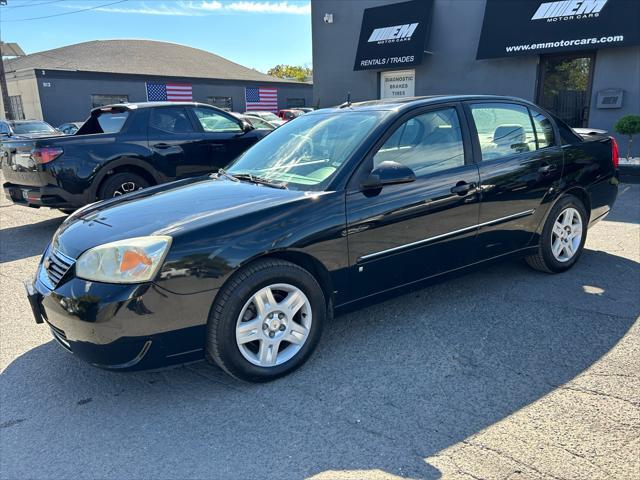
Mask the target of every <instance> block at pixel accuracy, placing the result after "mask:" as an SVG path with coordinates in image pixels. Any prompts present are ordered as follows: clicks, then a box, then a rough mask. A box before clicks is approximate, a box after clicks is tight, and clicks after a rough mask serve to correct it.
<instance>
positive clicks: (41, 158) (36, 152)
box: [31, 147, 64, 164]
mask: <svg viewBox="0 0 640 480" xmlns="http://www.w3.org/2000/svg"><path fill="white" fill-rule="evenodd" d="M63 152H64V150H62V148H60V147H42V148H34V149H33V150H31V158H33V160H34V161H35V162H36V163H40V164H43V163H49V162H51V161H52V160H55V159H56V158H58V157H59V156H60V155H62V153H63Z"/></svg>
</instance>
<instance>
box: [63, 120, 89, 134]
mask: <svg viewBox="0 0 640 480" xmlns="http://www.w3.org/2000/svg"><path fill="white" fill-rule="evenodd" d="M83 123H84V122H69V123H63V124H62V125H60V126H59V127H58V130H59V131H61V132H62V133H64V134H65V135H74V134H75V133H76V132H77V131H78V130H80V127H82V124H83Z"/></svg>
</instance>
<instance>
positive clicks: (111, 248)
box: [76, 235, 171, 283]
mask: <svg viewBox="0 0 640 480" xmlns="http://www.w3.org/2000/svg"><path fill="white" fill-rule="evenodd" d="M170 246H171V237H168V236H165V235H158V236H151V237H138V238H129V239H127V240H119V241H117V242H111V243H105V244H104V245H99V246H97V247H94V248H91V249H89V250H87V251H86V252H84V253H83V254H82V255H80V257H79V258H78V260H77V261H76V276H77V277H79V278H83V279H85V280H93V281H96V282H106V283H141V282H148V281H149V280H151V279H153V277H154V276H155V275H156V273H157V271H158V268H160V265H162V262H163V261H164V257H165V256H166V255H167V252H168V251H169V247H170Z"/></svg>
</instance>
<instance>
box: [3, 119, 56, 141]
mask: <svg viewBox="0 0 640 480" xmlns="http://www.w3.org/2000/svg"><path fill="white" fill-rule="evenodd" d="M57 135H62V133H61V132H59V131H58V130H56V129H55V128H53V127H52V126H51V125H49V124H48V123H47V122H43V121H42V120H0V141H2V142H3V143H4V142H6V141H8V140H24V139H29V138H42V137H55V136H57Z"/></svg>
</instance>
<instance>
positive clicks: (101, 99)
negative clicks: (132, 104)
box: [91, 93, 129, 108]
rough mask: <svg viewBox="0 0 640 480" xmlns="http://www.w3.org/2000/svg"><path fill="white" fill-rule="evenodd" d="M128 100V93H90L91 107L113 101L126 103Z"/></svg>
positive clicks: (112, 102) (101, 105) (108, 103)
mask: <svg viewBox="0 0 640 480" xmlns="http://www.w3.org/2000/svg"><path fill="white" fill-rule="evenodd" d="M128 101H129V95H112V94H103V93H97V94H94V95H91V108H98V107H104V106H105V105H111V104H114V103H126V102H128Z"/></svg>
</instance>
